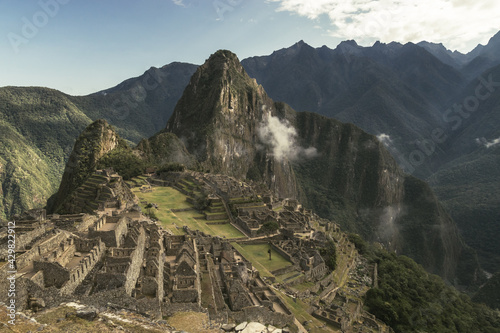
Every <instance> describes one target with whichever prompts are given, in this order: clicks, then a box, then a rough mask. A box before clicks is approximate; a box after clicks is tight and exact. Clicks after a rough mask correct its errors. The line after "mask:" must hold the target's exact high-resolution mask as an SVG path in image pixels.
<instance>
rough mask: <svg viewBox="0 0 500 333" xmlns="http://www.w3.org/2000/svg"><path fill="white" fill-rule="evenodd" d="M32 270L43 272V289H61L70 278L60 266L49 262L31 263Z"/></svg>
mask: <svg viewBox="0 0 500 333" xmlns="http://www.w3.org/2000/svg"><path fill="white" fill-rule="evenodd" d="M33 269H34V270H35V272H38V271H43V273H44V274H43V277H44V282H43V284H44V287H46V288H48V287H52V286H54V287H56V288H61V287H62V286H63V285H64V284H65V283H66V282H67V281H68V280H69V278H70V273H69V271H68V270H67V269H66V268H64V267H63V266H61V264H59V263H58V262H49V261H40V260H35V261H33Z"/></svg>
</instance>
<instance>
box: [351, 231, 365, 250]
mask: <svg viewBox="0 0 500 333" xmlns="http://www.w3.org/2000/svg"><path fill="white" fill-rule="evenodd" d="M348 237H349V241H350V242H351V243H353V244H354V246H355V247H356V249H357V250H358V252H359V253H361V254H365V253H366V252H367V244H366V242H365V240H364V239H363V238H361V236H360V235H358V234H349V235H348Z"/></svg>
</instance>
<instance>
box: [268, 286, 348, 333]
mask: <svg viewBox="0 0 500 333" xmlns="http://www.w3.org/2000/svg"><path fill="white" fill-rule="evenodd" d="M275 292H276V295H278V297H279V298H281V300H282V301H283V302H284V303H285V304H286V306H287V307H288V309H290V311H292V313H293V315H294V316H295V318H297V320H298V321H299V322H300V323H303V322H305V321H311V323H310V324H309V325H308V326H307V329H308V331H309V332H313V333H323V332H324V333H326V332H339V331H338V330H336V329H335V328H333V327H332V326H330V325H327V326H326V327H323V326H324V325H325V323H324V322H323V321H321V320H319V319H317V318H315V317H313V316H312V315H310V314H309V313H308V312H307V311H306V309H308V308H309V304H307V303H305V302H303V301H302V300H301V299H297V302H295V301H294V300H293V299H292V298H290V297H288V296H287V295H285V294H283V293H282V292H281V291H278V290H275Z"/></svg>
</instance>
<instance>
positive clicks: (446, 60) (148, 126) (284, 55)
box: [0, 34, 500, 284]
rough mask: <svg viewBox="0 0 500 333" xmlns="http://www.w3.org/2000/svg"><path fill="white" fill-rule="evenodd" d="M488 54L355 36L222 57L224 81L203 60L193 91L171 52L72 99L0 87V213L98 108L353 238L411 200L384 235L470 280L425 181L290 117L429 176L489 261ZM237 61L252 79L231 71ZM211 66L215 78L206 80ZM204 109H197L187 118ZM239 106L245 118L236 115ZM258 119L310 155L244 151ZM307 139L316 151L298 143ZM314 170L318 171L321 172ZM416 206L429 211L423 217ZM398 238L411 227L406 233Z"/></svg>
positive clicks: (21, 202)
mask: <svg viewBox="0 0 500 333" xmlns="http://www.w3.org/2000/svg"><path fill="white" fill-rule="evenodd" d="M499 51H500V35H499V34H497V35H495V36H494V37H493V38H492V39H491V40H490V42H489V43H488V45H486V46H483V47H481V46H478V47H477V48H476V49H475V50H474V51H472V52H471V53H469V54H467V55H461V54H458V53H453V52H449V51H448V50H446V49H444V50H443V47H441V46H439V45H436V44H430V43H426V42H422V43H419V44H418V45H415V44H411V43H408V44H406V45H401V44H398V43H390V44H382V43H376V44H375V45H373V46H372V47H360V46H358V45H357V44H356V43H355V42H353V41H347V42H343V43H341V44H340V45H339V46H338V47H337V48H336V49H334V50H332V49H329V48H327V47H325V46H324V47H321V48H317V49H315V48H312V47H310V46H309V45H307V44H306V43H304V42H299V43H297V44H295V45H293V46H292V47H290V48H287V49H282V50H279V51H276V52H274V53H273V54H272V55H269V56H264V57H253V58H249V59H245V60H243V61H242V62H241V65H242V66H243V67H242V68H240V67H238V66H237V64H234V66H232V67H231V70H233V71H234V70H235V69H237V71H235V72H231V73H230V75H229V76H217V75H218V74H217V75H216V74H214V73H213V72H211V71H208V70H207V71H206V72H205V73H206V75H207V76H206V77H203V71H201V72H200V73H201V74H199V77H198V78H193V79H191V80H192V82H196V83H197V84H196V85H194V83H192V86H191V88H190V86H188V83H189V82H190V78H191V76H192V75H193V74H194V73H195V71H196V70H197V67H198V66H196V65H191V64H185V63H172V64H169V65H166V66H164V67H162V68H151V69H150V70H148V71H147V72H145V73H144V74H143V75H142V76H140V77H137V78H133V79H129V80H127V81H125V82H123V83H121V84H119V85H118V86H116V87H114V88H110V89H108V90H105V91H102V92H98V93H95V94H92V95H89V96H83V97H74V96H68V95H65V94H63V93H60V92H57V91H54V90H50V89H46V88H14V87H6V88H1V89H0V126H2V133H11V134H12V135H8V136H7V135H5V136H2V137H1V138H0V140H2V146H5V147H12V148H10V149H2V150H1V152H0V154H1V155H0V175H1V182H2V188H1V189H2V191H1V192H0V196H1V205H2V215H3V218H6V217H7V216H11V215H12V214H15V213H19V212H21V211H23V210H26V209H27V208H31V207H33V206H40V205H43V203H44V202H45V200H46V199H47V198H48V197H49V196H50V195H51V194H53V193H55V192H56V191H57V188H58V185H59V181H60V177H61V175H62V173H63V168H64V161H65V160H67V159H68V157H69V154H70V152H71V148H72V146H73V142H74V140H75V139H76V137H77V136H78V134H79V133H80V132H81V131H82V130H83V129H84V128H85V127H86V126H87V125H88V124H90V123H91V122H92V121H93V120H96V119H99V118H104V119H106V120H107V121H108V122H109V123H110V124H112V125H114V126H115V127H116V129H117V132H118V133H119V134H120V135H121V136H122V137H123V138H125V139H126V140H129V142H133V143H137V142H139V141H140V140H141V139H143V138H148V137H151V136H152V135H154V134H156V133H158V132H160V131H162V130H164V128H165V126H166V124H167V121H168V125H167V128H166V130H167V131H168V132H171V133H174V134H176V135H177V136H178V137H179V138H180V139H181V140H182V141H183V143H185V145H186V148H187V151H188V152H189V153H190V155H192V156H194V157H196V159H197V160H198V161H199V162H203V163H202V164H203V167H204V168H206V169H207V170H210V171H219V172H229V173H232V174H233V175H235V176H237V177H243V178H248V179H254V180H263V181H265V182H267V184H268V185H270V186H271V187H272V188H273V189H274V190H276V191H277V192H278V193H280V194H282V195H283V196H288V195H290V196H293V194H294V193H295V194H297V195H298V196H300V198H301V200H302V201H303V202H304V203H306V204H307V205H308V206H309V207H313V208H314V209H315V210H317V211H318V213H320V214H322V215H323V216H327V217H329V218H334V219H336V220H338V222H339V223H342V220H345V221H350V223H348V224H346V225H345V227H347V228H350V229H351V230H353V231H356V232H358V233H361V234H364V235H365V236H367V235H370V234H371V233H372V232H373V231H376V233H375V235H376V237H374V238H373V239H374V240H378V239H380V238H381V237H382V238H383V235H382V233H381V232H380V230H379V229H378V225H370V224H369V223H367V222H369V221H377V222H379V221H381V219H383V218H386V221H390V222H391V223H392V222H393V219H394V218H395V217H394V216H396V215H398V212H399V213H400V212H401V210H403V209H408V210H409V211H411V210H415V211H414V212H413V213H412V214H410V216H417V219H416V220H404V218H399V223H400V225H401V228H402V229H401V230H403V231H401V232H402V233H403V234H406V236H404V235H403V236H401V238H399V237H396V236H394V234H393V233H391V234H390V237H389V238H387V239H381V240H382V241H384V242H386V243H387V244H388V243H389V242H391V244H392V246H393V248H394V249H398V250H401V251H403V252H405V253H408V254H410V255H412V256H413V257H414V258H416V259H417V260H418V261H419V262H421V263H423V264H424V266H426V267H427V268H428V269H430V270H431V271H434V272H437V273H440V274H441V275H443V276H445V277H448V278H450V279H453V278H455V276H456V269H457V263H458V262H467V263H468V264H469V267H472V270H468V274H469V275H471V276H472V275H474V274H475V273H476V272H475V269H476V264H475V259H474V255H473V253H471V252H469V251H468V250H467V247H466V246H464V244H462V240H461V239H460V237H459V235H458V231H457V230H456V228H455V226H454V224H453V223H452V221H451V219H449V217H448V215H447V213H446V212H445V210H444V209H443V208H442V207H441V206H440V204H439V203H437V201H436V200H435V198H434V196H433V194H432V192H431V191H430V190H429V189H428V187H427V186H426V185H425V184H424V183H422V182H420V181H418V180H417V179H416V178H413V177H410V176H404V175H403V174H402V172H401V171H400V170H399V169H398V168H397V167H396V164H395V163H394V162H393V160H392V158H391V157H390V156H389V154H388V153H387V151H386V150H385V149H383V147H381V146H380V144H379V143H378V142H377V141H376V140H375V139H374V138H373V137H372V136H369V135H368V134H366V133H363V132H361V131H360V130H359V129H357V128H356V127H354V126H350V125H345V124H340V123H339V122H337V121H334V120H331V119H327V118H324V117H319V116H317V115H315V114H312V113H302V112H298V113H295V112H294V111H293V110H291V108H293V109H295V110H296V111H310V112H315V113H318V114H320V115H323V116H328V117H333V118H335V119H338V120H340V121H343V122H347V123H352V124H354V125H356V126H359V127H360V128H361V129H363V130H364V131H366V132H368V133H370V134H372V135H375V136H378V138H379V140H380V141H381V142H382V143H383V144H385V146H386V147H387V149H388V151H389V152H390V153H391V154H392V156H393V157H394V158H395V161H396V162H398V163H399V165H400V166H401V168H402V169H403V170H405V171H406V172H409V173H412V174H413V175H415V176H417V177H419V178H421V179H429V180H430V184H431V185H432V186H433V188H434V189H435V190H436V193H437V194H438V196H439V198H440V199H441V200H442V202H443V203H444V205H445V207H446V208H447V209H448V212H449V213H450V214H451V216H452V217H453V219H454V220H455V221H456V222H457V224H458V226H459V228H460V231H461V233H462V235H463V238H464V240H465V242H466V243H467V244H468V245H470V246H472V247H473V248H474V249H475V250H478V251H479V255H480V259H481V263H482V264H483V267H484V268H486V269H487V270H488V271H491V272H494V271H498V270H500V267H499V266H498V263H499V262H500V260H498V259H499V258H500V248H498V245H496V244H497V242H496V236H497V235H500V231H499V230H498V228H499V227H498V226H499V223H498V221H499V219H500V216H499V214H500V213H499V210H498V207H499V205H500V203H499V198H500V193H499V191H500V190H499V189H500V186H498V185H500V171H499V170H498V168H497V167H496V166H497V165H498V164H499V154H500V145H498V138H499V137H500V127H499V126H498V124H499V123H500V122H499V120H500V119H498V117H499V112H498V111H499V110H498V108H499V105H500V89H499V88H498V86H499V84H498V83H497V82H500V67H499V64H500V52H499ZM222 54H224V53H222ZM227 57H229V58H231V57H230V56H227ZM236 60H237V59H236ZM243 68H244V70H245V71H246V72H247V73H248V74H249V76H250V77H252V78H255V79H256V82H254V81H252V80H250V79H249V78H247V77H245V75H244V74H243V72H244V71H243ZM219 70H220V71H223V70H222V69H219ZM212 75H215V76H216V78H218V79H220V80H221V81H220V82H219V81H217V82H214V81H212V79H213V77H211V76H212ZM193 80H195V81H193ZM196 80H197V81H196ZM224 80H225V81H224ZM209 83H210V84H209ZM204 84H205V85H204ZM233 84H234V85H235V86H233ZM258 85H262V87H259V86H258ZM186 86H188V89H187V90H186V92H184V88H185V87H186ZM193 86H195V87H197V89H198V90H196V91H193ZM478 86H480V87H481V88H479V90H478V88H477V87H478ZM235 87H236V88H235ZM249 87H252V88H251V89H250V88H249ZM203 89H206V90H203ZM210 89H214V91H215V92H214V91H212V90H210ZM234 89H236V90H234ZM264 90H265V92H264ZM221 91H222V92H223V93H221ZM478 91H479V96H478ZM183 92H184V95H185V97H183V98H181V96H182V95H183ZM197 93H199V94H203V95H204V96H206V97H207V98H211V99H214V100H210V102H208V101H205V102H203V103H206V104H207V105H201V104H196V105H195V104H193V103H202V102H200V100H199V99H196V98H195V96H196V94H197ZM266 93H267V94H268V95H269V97H267V95H266ZM214 94H215V95H214ZM219 96H220V101H218V100H216V99H217V98H219ZM486 96H487V97H486ZM474 98H475V99H474ZM271 99H272V100H271ZM179 100H180V101H179ZM476 100H477V103H476ZM178 101H179V104H177V102H178ZM274 101H283V102H286V103H287V104H289V105H290V106H291V108H290V107H288V106H287V105H285V104H280V103H275V102H274ZM217 103H220V105H224V107H225V111H226V114H231V111H230V110H232V109H233V110H240V112H239V113H238V112H237V113H235V114H233V115H232V116H231V117H229V118H227V116H226V115H224V113H223V112H222V113H220V112H219V111H220V110H218V112H216V113H214V114H211V113H210V112H211V111H212V110H213V109H214V108H215V105H219V104H217ZM176 104H177V109H175V110H174V108H175V107H176ZM476 104H477V106H476ZM454 105H462V108H461V109H457V108H456V107H454ZM263 106H265V108H263ZM204 107H206V108H207V110H206V112H203V113H202V114H198V113H190V112H194V111H195V110H196V109H197V108H198V109H203V108H204ZM241 108H243V110H246V111H247V112H248V113H247V114H246V113H241ZM468 108H469V109H470V110H473V111H468V110H469V109H468ZM171 115H173V117H171ZM203 117H207V118H203ZM267 117H270V118H267ZM272 117H276V118H277V119H279V121H278V122H277V123H276V119H274V118H272ZM169 119H170V120H169ZM212 120H214V121H215V122H211V121H212ZM263 120H267V122H268V124H269V123H271V124H275V125H276V126H285V128H288V127H287V126H286V124H291V125H292V126H293V128H294V129H295V133H296V134H295V136H294V135H292V136H294V137H296V139H297V143H298V146H297V147H293V149H294V151H297V149H299V148H298V147H300V149H302V150H301V151H302V153H303V154H306V155H307V154H309V153H310V154H312V155H316V154H317V155H316V158H317V159H316V160H314V161H313V160H309V159H305V162H304V163H302V164H297V165H293V163H290V162H289V161H285V162H283V163H275V162H272V161H270V160H269V158H268V157H266V155H265V154H262V153H261V152H260V151H259V150H258V149H257V148H256V146H255V143H256V142H257V138H259V136H260V137H262V138H264V137H266V133H260V132H259V130H258V124H260V123H261V122H262V121H263ZM273 122H274V123H273ZM209 124H210V125H209ZM283 124H285V125H283ZM192 126H198V127H199V128H196V131H195V129H194V128H191V127H192ZM221 128H231V130H234V131H236V132H237V133H238V135H233V133H232V132H231V131H229V132H224V131H220V129H221ZM193 133H196V135H193ZM199 133H202V134H203V135H199ZM269 133H270V132H268V133H267V135H269ZM162 136H168V135H166V134H165V133H159V134H157V135H156V138H157V141H156V143H154V142H152V141H151V139H150V140H148V141H143V142H142V143H141V144H142V146H141V145H140V147H142V149H143V152H144V154H146V155H147V154H148V153H147V152H146V150H147V149H150V151H158V149H160V147H159V146H161V144H163V143H164V141H163V139H161V138H160V137H162ZM238 138H239V139H238ZM241 138H244V139H241ZM170 139H171V140H174V141H175V139H172V138H170ZM176 142H177V141H175V142H174V145H177V143H176ZM270 142H271V141H270ZM366 145H368V146H374V147H375V148H374V151H375V152H376V153H373V154H372V155H370V154H368V155H367V154H365V153H362V151H363V149H366ZM228 147H229V148H230V149H232V150H231V151H233V152H237V151H238V149H240V156H238V158H236V157H234V156H236V155H231V156H233V157H231V158H228V159H225V160H224V159H223V158H222V157H221V156H223V152H224V149H229V148H228ZM311 147H314V148H315V149H316V151H313V150H308V149H309V148H311ZM300 149H299V150H300ZM249 151H251V153H249ZM285 152H286V151H285ZM306 152H308V153H306ZM336 156H343V158H344V159H343V160H336V159H335V157H336ZM189 158H190V157H189ZM301 158H302V159H303V156H301ZM27 161H28V162H27ZM327 169H328V170H330V171H331V172H324V173H322V172H321V171H322V170H327ZM386 172H389V175H390V176H387V178H386V176H385V175H384V173H386ZM259 175H260V177H261V178H260V179H259V178H258V177H259ZM274 176H277V177H274ZM273 177H274V178H273ZM395 178H398V179H400V180H398V181H397V182H396V183H394V187H393V188H391V186H393V185H390V184H389V183H387V182H388V181H389V180H390V179H395ZM384 179H386V181H387V182H385V181H384ZM403 179H404V180H403ZM384 182H385V183H384ZM387 187H389V189H390V190H388V189H387ZM33 198H34V199H33ZM324 198H327V199H324ZM415 203H417V204H418V205H423V206H415V205H414V204H415ZM387 207H389V208H387ZM423 207H425V208H423ZM368 208H369V209H368ZM377 209H378V210H377ZM423 211H425V212H426V214H427V213H429V214H430V215H429V216H425V215H421V214H422V212H423ZM405 213H407V211H405ZM403 215H404V214H403ZM419 215H420V216H419ZM384 216H385V217H384ZM418 216H419V217H418ZM396 219H398V217H396ZM387 223H389V222H387ZM427 223H428V225H427ZM431 225H435V226H440V228H441V230H442V231H441V232H442V234H435V233H433V232H432V231H431V229H429V228H430V226H431ZM415 226H417V227H418V228H417V229H413V228H415ZM377 232H378V234H377ZM410 234H412V235H418V237H415V238H413V239H410V238H409V237H408V235H410ZM443 235H444V236H443ZM436 236H438V237H436ZM377 237H378V238H377ZM392 237H394V238H392ZM434 237H436V238H434ZM438 238H440V240H438ZM437 254H439V256H441V255H442V257H439V256H438V255H437ZM461 255H464V256H465V257H466V258H460V257H461ZM460 273H463V272H460ZM471 276H468V277H465V275H464V274H460V277H461V278H462V277H464V279H465V280H467V282H465V281H459V283H460V284H470V283H474V282H473V280H474V278H473V277H471Z"/></svg>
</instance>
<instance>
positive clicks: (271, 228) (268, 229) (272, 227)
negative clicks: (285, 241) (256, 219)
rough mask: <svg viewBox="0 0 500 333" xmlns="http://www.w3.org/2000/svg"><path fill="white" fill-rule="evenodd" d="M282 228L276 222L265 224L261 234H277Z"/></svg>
mask: <svg viewBox="0 0 500 333" xmlns="http://www.w3.org/2000/svg"><path fill="white" fill-rule="evenodd" d="M279 228H280V225H279V224H278V222H276V221H269V222H265V223H264V224H263V225H262V227H261V228H260V229H259V233H260V234H266V235H271V234H273V233H275V232H276V230H278V229H279Z"/></svg>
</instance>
